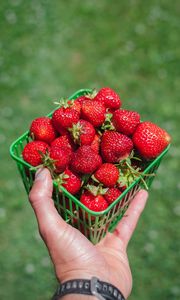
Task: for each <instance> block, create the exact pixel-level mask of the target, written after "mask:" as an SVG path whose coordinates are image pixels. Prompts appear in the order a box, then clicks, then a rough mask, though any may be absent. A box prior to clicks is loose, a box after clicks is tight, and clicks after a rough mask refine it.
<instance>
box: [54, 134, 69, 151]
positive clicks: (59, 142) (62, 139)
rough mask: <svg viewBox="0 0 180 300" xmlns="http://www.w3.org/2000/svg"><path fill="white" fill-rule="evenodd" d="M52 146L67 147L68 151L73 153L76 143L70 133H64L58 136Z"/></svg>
mask: <svg viewBox="0 0 180 300" xmlns="http://www.w3.org/2000/svg"><path fill="white" fill-rule="evenodd" d="M51 146H53V147H54V146H57V147H60V148H67V151H69V153H70V154H71V153H72V151H73V148H74V145H73V143H72V141H71V139H70V137H69V135H62V136H59V137H57V138H56V139H55V140H54V141H53V142H52V143H51Z"/></svg>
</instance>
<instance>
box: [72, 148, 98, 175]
mask: <svg viewBox="0 0 180 300" xmlns="http://www.w3.org/2000/svg"><path fill="white" fill-rule="evenodd" d="M101 163H102V159H101V156H100V155H99V154H97V153H96V152H94V151H93V150H92V149H91V146H89V145H84V146H80V147H79V148H78V150H77V151H76V152H75V153H74V155H73V158H72V161H71V167H72V169H73V171H75V172H77V173H82V174H91V173H93V172H94V171H95V170H96V169H97V168H98V167H99V166H100V165H101Z"/></svg>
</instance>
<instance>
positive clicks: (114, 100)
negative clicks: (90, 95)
mask: <svg viewBox="0 0 180 300" xmlns="http://www.w3.org/2000/svg"><path fill="white" fill-rule="evenodd" d="M94 100H96V101H99V102H101V103H103V104H104V105H105V107H106V108H110V109H112V110H115V109H118V108H120V106H121V100H120V98H119V96H118V94H117V93H115V91H114V90H112V89H111V88H109V87H104V88H102V89H100V90H99V92H98V93H97V95H96V96H95V98H94Z"/></svg>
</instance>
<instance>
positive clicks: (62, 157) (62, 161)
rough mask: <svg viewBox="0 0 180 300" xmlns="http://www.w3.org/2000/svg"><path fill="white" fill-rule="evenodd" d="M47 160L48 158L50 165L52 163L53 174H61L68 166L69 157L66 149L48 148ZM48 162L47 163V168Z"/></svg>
mask: <svg viewBox="0 0 180 300" xmlns="http://www.w3.org/2000/svg"><path fill="white" fill-rule="evenodd" d="M49 158H50V165H49V167H50V168H51V165H52V163H53V166H54V170H53V171H54V172H55V173H62V172H63V171H64V170H65V169H66V168H67V166H68V164H69V162H70V159H71V156H70V154H69V152H68V151H67V148H60V147H57V146H52V147H50V150H49ZM48 164H49V162H48V161H47V166H48Z"/></svg>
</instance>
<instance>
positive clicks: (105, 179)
mask: <svg viewBox="0 0 180 300" xmlns="http://www.w3.org/2000/svg"><path fill="white" fill-rule="evenodd" d="M94 177H95V178H96V179H97V180H98V181H100V182H101V183H103V184H104V185H105V186H106V187H113V186H114V185H115V184H116V182H117V180H118V177H119V170H118V168H117V167H116V166H115V165H113V164H111V163H104V164H102V165H101V166H100V167H99V169H98V170H96V172H95V173H94Z"/></svg>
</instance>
